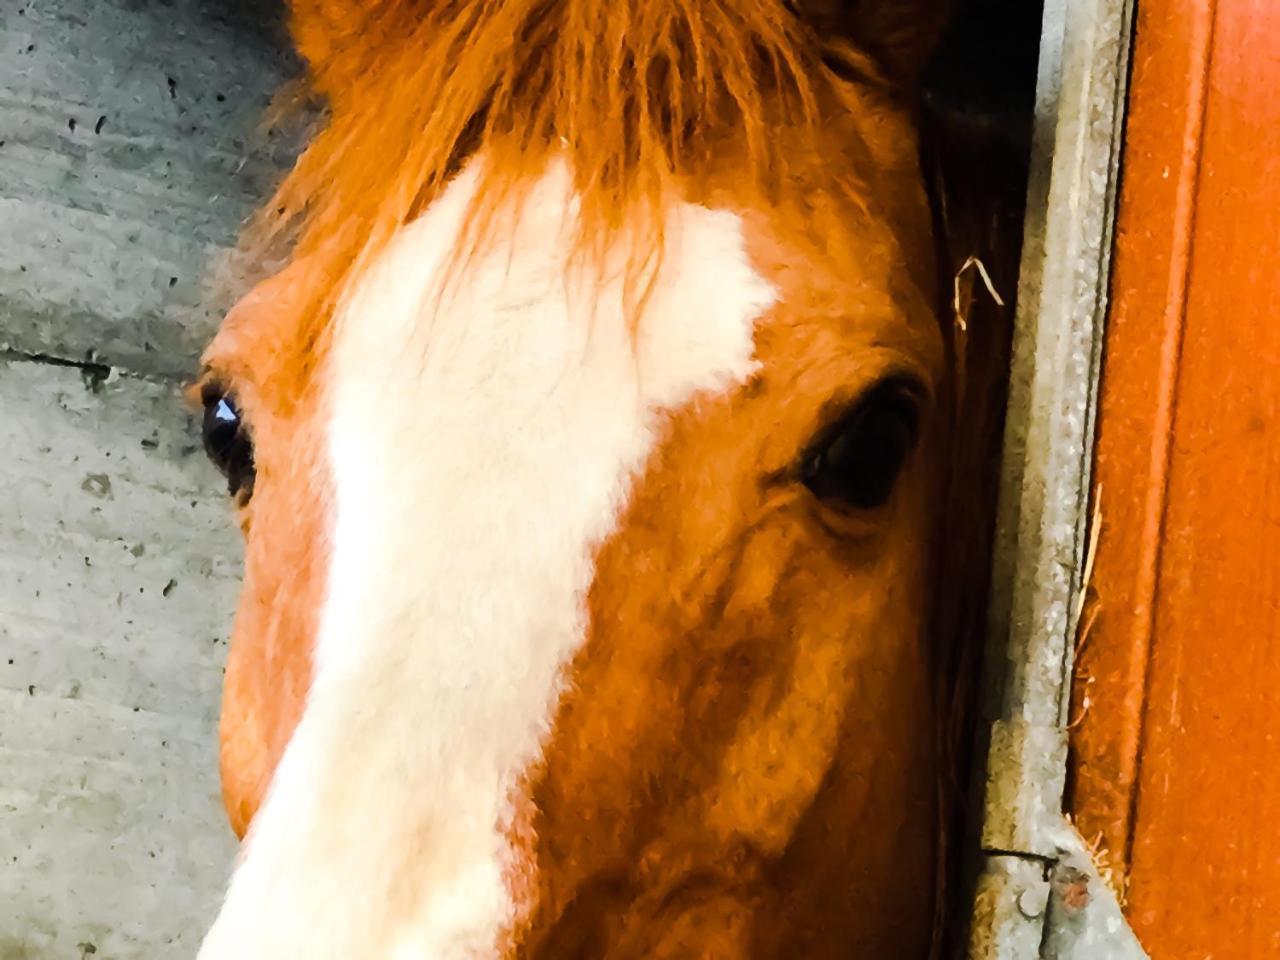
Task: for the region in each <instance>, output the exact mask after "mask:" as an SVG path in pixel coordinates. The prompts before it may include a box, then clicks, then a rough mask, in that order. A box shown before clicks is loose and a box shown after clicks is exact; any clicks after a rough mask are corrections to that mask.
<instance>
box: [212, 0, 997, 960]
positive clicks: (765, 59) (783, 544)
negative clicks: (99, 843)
mask: <svg viewBox="0 0 1280 960" xmlns="http://www.w3.org/2000/svg"><path fill="white" fill-rule="evenodd" d="M947 6H948V5H947V4H946V3H945V2H943V0H855V2H850V3H836V2H830V0H644V2H638V0H637V2H631V0H432V2H427V0H363V2H357V0H291V4H290V8H289V14H288V17H289V28H290V31H291V33H292V36H293V38H294V41H295V43H296V45H297V48H298V50H299V52H300V54H301V56H302V58H303V59H304V61H305V63H306V66H307V71H308V82H309V85H310V87H311V88H312V90H313V91H314V92H315V94H316V95H317V96H319V97H320V98H322V99H323V101H324V103H325V106H326V110H327V114H326V118H325V121H324V126H323V128H322V129H320V130H319V131H318V132H317V133H316V134H315V136H314V138H313V139H312V140H311V142H310V144H309V145H308V147H307V148H306V150H305V151H304V152H303V154H302V155H301V157H300V158H299V160H298V162H297V164H296V167H295V168H294V170H293V171H292V172H291V173H290V174H289V175H288V177H287V178H286V179H285V180H284V182H283V184H282V185H281V186H280V188H279V191H278V193H277V194H276V196H275V197H274V198H273V199H272V201H271V202H270V203H269V204H267V205H266V207H265V208H264V210H263V213H262V216H261V219H260V221H259V223H258V224H257V225H256V226H255V227H254V228H252V229H251V230H250V235H251V237H252V238H253V239H252V240H251V241H250V244H251V245H252V244H254V243H256V244H259V245H260V246H261V248H263V249H265V248H266V247H267V246H268V245H270V244H272V243H277V242H280V238H282V237H284V238H287V242H288V244H289V246H290V254H289V259H288V263H287V265H286V266H284V267H283V269H281V270H280V271H279V272H277V273H276V274H275V275H274V276H272V277H270V278H269V279H267V280H265V281H264V282H262V283H261V284H259V285H258V286H257V287H255V288H254V289H253V290H252V291H251V292H249V293H248V294H247V295H246V296H245V297H244V298H243V299H242V300H241V301H240V302H239V303H238V304H237V305H236V306H235V307H234V308H233V309H232V310H231V312H230V313H229V314H228V315H227V317H226V318H225V320H224V322H223V324H222V327H221V329H220V330H219V332H218V334H217V336H216V337H215V338H214V340H213V341H212V343H211V344H210V345H209V347H208V349H207V351H206V352H205V355H204V358H203V363H202V373H201V376H200V379H199V381H198V383H197V384H196V387H195V388H194V394H195V396H196V398H197V400H198V402H199V403H200V404H202V405H203V410H204V423H203V425H204V439H205V445H206V448H207V450H208V452H209V455H210V456H211V458H212V459H213V461H214V462H215V464H216V465H217V466H218V467H219V468H220V469H221V470H222V471H223V473H224V474H225V475H226V478H227V482H228V488H229V494H230V497H231V499H232V501H233V503H234V509H235V511H236V514H237V517H238V520H239V523H240V526H241V528H242V530H243V533H244V536H245V542H246V550H245V568H244V586H243V595H242V599H241V602H240V605H239V608H238V610H237V613H236V619H235V626H234V634H233V639H232V645H231V651H230V654H229V659H228V663H227V668H226V673H225V681H224V691H223V707H222V715H221V725H220V742H221V773H222V783H223V799H224V803H225V806H226V809H227V812H228V816H229V819H230V821H231V824H232V827H233V829H234V830H235V831H236V833H237V834H238V835H239V836H241V837H242V838H243V840H244V842H243V844H242V847H241V851H240V854H239V856H238V858H237V862H236V864H235V867H234V869H233V872H232V876H231V880H230V883H229V886H228V889H227V892H226V896H225V898H224V901H223V903H222V905H221V908H220V910H219V912H218V914H217V916H216V919H215V921H214V923H213V925H212V927H211V929H210V930H209V932H208V934H207V936H206V937H205V939H204V941H203V945H202V947H201V950H200V954H199V956H200V960H231V958H234V960H257V958H262V960H268V958H269V960H278V958H286V957H308V958H343V960H391V958H395V960H399V958H440V960H452V958H463V957H466V958H517V957H519V958H578V957H580V958H591V957H608V958H632V957H636V958H639V957H645V958H653V960H663V958H686V957H716V958H747V957H762V958H775V957H797V958H801V957H803V958H816V960H821V958H828V957H845V956H866V957H903V958H909V957H924V956H927V955H928V954H929V952H930V950H931V947H933V946H934V945H936V942H937V935H936V934H937V928H938V923H937V922H936V918H937V916H938V906H939V892H938V886H939V885H938V883H936V882H935V878H936V877H937V876H939V874H940V872H941V866H940V865H941V863H942V860H943V849H942V839H941V835H942V833H943V832H944V831H943V830H941V829H940V827H939V824H942V823H945V822H946V821H947V819H948V816H949V814H948V812H947V811H946V810H945V809H943V808H944V807H945V805H946V803H945V800H944V799H943V795H942V793H941V792H940V790H939V787H938V784H939V782H940V780H942V779H945V769H944V768H945V767H946V758H945V753H946V750H945V748H944V746H943V745H942V739H943V738H940V737H939V734H938V731H939V729H940V727H945V725H946V717H945V716H944V714H945V705H944V699H945V698H942V697H940V696H939V695H938V692H937V691H938V687H939V676H940V675H942V674H944V673H946V672H947V670H946V668H945V664H944V663H943V661H944V660H945V659H946V656H945V654H944V653H940V652H939V650H938V646H939V645H938V642H937V639H936V637H935V633H936V630H935V629H934V628H935V626H936V624H935V623H934V621H935V619H936V608H937V606H938V603H937V596H936V594H937V583H938V578H939V576H940V572H941V571H942V569H943V567H944V566H945V564H944V556H945V553H946V551H947V539H948V536H951V534H948V533H947V527H946V526H945V523H946V518H945V517H943V516H942V514H943V513H944V512H945V511H944V506H945V507H946V509H947V510H950V511H951V512H956V511H960V512H963V511H964V510H965V509H966V505H965V504H964V503H960V502H956V498H955V497H954V496H950V495H949V494H948V492H947V491H948V484H949V479H948V478H949V477H950V475H951V473H952V472H954V471H953V470H952V469H951V467H952V461H953V459H954V448H955V422H956V420H957V417H956V410H957V409H958V408H959V406H960V401H959V400H958V397H959V396H960V391H959V390H958V389H957V384H956V380H957V376H956V358H955V349H956V348H955V343H954V331H953V319H954V318H953V316H952V314H951V311H950V309H949V304H950V301H951V289H950V282H949V281H950V275H949V274H948V273H947V270H946V264H945V263H944V262H943V261H945V260H946V259H947V254H946V251H945V250H944V249H943V247H944V246H945V245H943V244H941V243H940V242H939V236H938V228H937V220H938V217H937V211H936V209H935V208H936V204H935V203H934V202H932V200H931V196H930V190H929V189H928V186H927V184H926V171H925V170H924V169H923V166H922V162H921V142H920V141H921V134H920V127H921V120H920V116H921V110H920V105H919V96H918V89H917V87H918V77H919V74H920V71H921V69H922V66H923V64H924V63H925V61H926V59H927V58H928V55H929V53H930V51H931V49H932V48H933V47H934V45H935V43H936V42H937V39H938V37H939V35H940V33H941V31H942V30H943V28H944V26H945V24H946V22H947V16H948V11H947V9H946V7H947ZM942 276H945V277H946V281H945V282H944V281H943V280H940V277H942ZM969 390H970V393H971V394H975V393H977V391H975V390H974V389H973V388H972V386H970V388H969ZM973 510H974V512H981V511H980V510H979V509H978V508H977V507H976V506H973Z"/></svg>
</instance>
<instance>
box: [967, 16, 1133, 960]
mask: <svg viewBox="0 0 1280 960" xmlns="http://www.w3.org/2000/svg"><path fill="white" fill-rule="evenodd" d="M1133 6H1134V0H1046V3H1045V10H1044V20H1043V32H1042V37H1041V48H1040V65H1039V74H1038V77H1037V89H1036V112H1035V129H1034V137H1033V142H1032V157H1031V169H1030V178H1029V184H1028V193H1027V213H1026V224H1025V228H1024V231H1025V236H1024V246H1023V254H1022V265H1021V272H1020V278H1019V289H1018V302H1017V312H1016V315H1015V323H1014V342H1013V358H1012V364H1011V371H1010V372H1011V376H1010V387H1009V406H1008V414H1007V421H1006V428H1005V436H1004V454H1003V464H1002V475H1001V485H1000V503H999V508H998V512H997V520H996V537H995V545H994V551H993V552H994V556H993V561H992V563H993V582H992V598H991V607H990V612H989V614H988V626H987V645H986V651H985V658H984V663H985V674H986V675H985V676H984V678H983V702H982V716H983V718H984V719H985V720H986V722H988V723H989V724H990V729H989V743H988V749H987V751H986V757H985V761H986V763H985V770H984V777H985V783H984V802H983V812H982V824H981V839H980V848H981V864H980V866H979V879H978V881H977V888H976V896H975V899H974V908H973V916H972V923H971V932H970V939H969V957H970V958H971V960H1027V958H1037V957H1043V958H1054V960H1083V958H1085V957H1088V958H1089V960H1111V958H1115V960H1120V958H1140V957H1145V956H1146V954H1145V953H1144V952H1143V950H1142V948H1141V946H1139V944H1138V942H1137V940H1136V938H1135V937H1134V936H1133V934H1132V932H1131V931H1130V930H1129V928H1128V926H1127V924H1126V923H1125V921H1124V919H1123V916H1122V914H1121V911H1120V906H1119V904H1118V903H1117V902H1116V899H1115V897H1114V896H1112V895H1111V893H1110V891H1109V890H1108V889H1107V886H1106V884H1105V883H1104V882H1103V881H1102V880H1101V879H1100V878H1099V876H1098V873H1097V870H1096V869H1095V868H1094V866H1093V864H1092V863H1091V862H1090V857H1089V854H1088V852H1087V850H1086V848H1085V845H1084V844H1083V843H1082V842H1081V841H1080V839H1079V837H1078V836H1076V834H1075V831H1074V830H1073V829H1072V828H1071V827H1070V825H1069V824H1068V823H1067V822H1066V820H1065V819H1064V818H1063V815H1062V802H1063V789H1064V785H1065V781H1066V772H1067V723H1068V718H1067V712H1068V709H1069V706H1070V699H1071V697H1070V694H1071V671H1072V667H1073V659H1074V652H1075V636H1076V620H1077V618H1078V597H1079V596H1080V594H1081V591H1082V589H1083V585H1082V583H1081V580H1082V576H1083V570H1082V567H1083V558H1084V556H1085V545H1086V538H1087V535H1088V526H1089V525H1088V508H1089V483H1090V472H1091V465H1092V454H1093V436H1094V418H1095V413H1096V404H1097V386H1098V373H1099V366H1100V359H1101V353H1102V343H1103V333H1104V324H1105V318H1106V308H1107V284H1108V279H1109V268H1110V261H1111V248H1112V224H1113V215H1114V210H1115V199H1116V188H1117V181H1118V173H1119V160H1120V153H1121V144H1122V136H1123V120H1124V105H1125V93H1126V89H1127V83H1128V70H1129V54H1130V48H1131V42H1130V41H1131V29H1132V23H1133Z"/></svg>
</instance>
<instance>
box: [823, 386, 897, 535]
mask: <svg viewBox="0 0 1280 960" xmlns="http://www.w3.org/2000/svg"><path fill="white" fill-rule="evenodd" d="M917 419H918V414H917V412H916V404H915V401H914V399H913V398H912V397H911V395H910V394H909V393H908V392H907V391H906V390H905V389H904V388H903V387H901V386H900V385H885V386H882V387H877V388H875V389H874V390H873V391H872V393H871V395H870V396H868V397H867V398H866V399H864V400H863V401H862V402H861V403H860V404H859V405H858V407H857V408H856V409H855V410H854V411H853V412H852V413H851V414H849V415H848V416H846V417H845V418H844V419H843V420H841V421H840V422H839V423H837V424H836V426H835V427H834V428H833V429H832V430H830V431H828V433H827V434H826V436H825V437H824V438H823V439H822V440H821V441H819V443H818V444H817V445H816V446H815V448H814V450H813V451H812V452H811V453H810V454H809V455H808V456H807V457H806V458H805V461H804V477H803V479H804V483H805V485H806V486H807V487H808V488H809V489H810V490H812V491H813V493H814V495H815V496H817V497H819V498H820V499H823V500H840V501H843V502H844V503H845V504H847V505H849V506H852V507H857V508H859V509H862V510H869V509H871V508H873V507H879V506H883V505H884V504H885V503H886V502H887V501H888V499H889V496H890V495H891V494H892V493H893V486H894V483H895V482H896V481H897V479H898V474H899V473H901V471H902V465H903V463H904V462H905V461H906V459H907V456H908V455H909V454H910V453H911V450H912V448H913V447H914V446H915V441H916V429H917Z"/></svg>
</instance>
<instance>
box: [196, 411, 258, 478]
mask: <svg viewBox="0 0 1280 960" xmlns="http://www.w3.org/2000/svg"><path fill="white" fill-rule="evenodd" d="M203 399H204V428H203V433H204V449H205V452H206V453H207V454H208V455H209V459H210V460H212V461H213V465H214V466H216V467H217V468H218V469H219V470H221V471H222V475H223V476H225V477H226V478H227V491H228V492H229V493H230V494H231V495H232V496H233V497H236V498H237V499H239V500H240V501H241V502H242V503H243V502H245V501H247V500H248V499H249V495H250V494H252V493H253V480H254V467H253V440H252V439H251V438H250V437H249V428H248V425H247V424H246V423H245V422H244V416H243V415H242V414H241V412H240V407H239V406H238V405H237V404H236V400H235V397H233V396H232V395H231V394H229V393H227V392H226V391H224V390H223V389H221V388H220V387H213V386H211V387H207V388H206V389H205V391H204V397H203Z"/></svg>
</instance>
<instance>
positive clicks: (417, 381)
mask: <svg viewBox="0 0 1280 960" xmlns="http://www.w3.org/2000/svg"><path fill="white" fill-rule="evenodd" d="M475 182H476V177H475V173H474V169H469V170H468V171H466V172H464V173H463V174H462V175H460V176H459V177H458V178H457V179H456V180H455V182H454V183H453V184H452V185H451V186H450V187H449V189H448V190H447V191H446V192H445V193H444V195H443V196H442V197H441V198H440V199H439V200H438V201H437V202H436V203H435V204H434V205H433V206H432V207H431V208H430V209H429V210H428V211H427V212H426V214H425V215H424V216H423V217H422V218H420V219H419V220H417V221H416V222H414V223H413V224H411V225H410V226H408V227H406V228H405V229H404V230H403V231H402V232H401V234H400V235H399V236H398V237H397V238H396V240H395V241H394V242H393V243H392V245H391V246H390V247H389V249H388V250H387V251H386V252H385V254H384V255H383V256H382V258H381V259H380V261H379V262H378V263H377V264H376V265H375V266H374V267H373V268H372V269H371V270H370V271H369V273H368V274H367V275H366V276H365V277H363V278H362V279H361V282H360V283H359V284H358V285H357V287H356V289H355V291H354V294H353V295H352V296H351V297H350V299H349V301H348V302H347V304H346V306H345V308H344V310H343V311H342V312H341V315H340V319H339V321H338V323H337V326H336V330H335V335H334V341H333V345H332V353H331V357H330V366H329V376H330V378H331V392H330V397H329V399H330V409H331V411H332V423H331V426H330V429H329V449H330V455H331V457H332V464H333V471H334V478H335V483H336V501H337V516H336V521H335V533H334V556H333V559H332V567H331V570H330V580H329V592H328V597H327V600H326V602H325V606H324V610H323V615H322V619H321V629H320V635H319V638H318V648H317V652H316V673H315V679H314V683H313V686H312V690H311V693H310V696H309V698H308V701H307V707H306V712H305V714H304V716H303V718H302V721H301V723H300V725H299V726H298V728H297V731H296V732H295V734H294V736H293V740H292V742H291V743H290V745H289V747H288V750H287V751H286V753H285V756H284V758H283V761H282V762H281V764H280V767H279V769H278V771H277V774H276V777H275V780H274V783H273V785H272V788H271V791H270V794H269V796H268V799H267V801H266V803H265V805H264V807H263V809H262V810H261V811H260V812H259V814H258V816H257V818H256V820H255V822H254V826H253V830H252V833H251V834H250V837H249V839H248V842H247V847H246V851H245V855H244V858H243V861H242V862H241V863H240V865H239V867H238V869H237V871H236V873H235V876H234V877H233V880H232V883H231V887H230V891H229V893H228V896H227V899H226V903H225V905H224V907H223V910H222V913H221V915H220V916H219V918H218V921H217V923H216V924H215V926H214V928H213V930H212V931H211V933H210V934H209V937H208V938H207V939H206V941H205V944H204V947H203V949H202V952H201V955H200V956H201V960H282V958H302V957H306V958H308V960H325V958H334V960H339V958H341V960H384V958H388V960H389V958H400V957H405V958H408V957H412V958H414V960H453V958H463V957H484V956H492V955H493V952H494V943H495V941H496V938H497V937H498V935H499V934H500V933H501V931H503V930H504V929H505V928H507V927H508V925H509V924H510V923H511V922H513V920H514V919H515V918H516V916H517V913H516V911H517V909H518V906H517V905H516V904H515V903H513V901H512V898H511V896H510V894H509V892H508V890H507V887H506V885H505V883H504V879H503V870H504V867H505V866H506V865H507V864H508V862H509V859H508V858H509V857H510V856H511V852H510V851H509V850H507V849H506V847H507V842H506V838H505V834H504V828H505V826H506V825H507V824H508V823H509V822H510V816H511V811H510V798H511V796H512V791H513V790H514V789H515V787H516V784H517V780H518V777H519V775H520V774H521V773H522V772H523V771H524V770H526V769H527V768H528V766H529V765H530V763H531V762H533V761H534V760H535V759H536V758H537V757H538V755H539V753H540V751H541V749H542V746H543V743H544V741H545V739H546V736H547V734H548V731H549V729H550V725H551V722H552V718H553V713H554V708H555V705H556V703H557V701H558V697H559V693H560V690H561V680H562V677H561V674H562V669H563V668H564V667H565V665H566V664H567V663H568V662H569V660H570V659H571V658H572V656H573V654H574V653H575V652H576V651H577V650H578V648H579V647H580V646H581V644H582V643H583V640H584V637H585V634H586V629H587V622H586V612H585V603H584V600H585V595H586V591H587V589H588V587H589V586H590V584H591V580H592V575H593V565H592V557H593V553H594V551H595V549H596V548H597V547H598V545H599V544H600V543H601V541H603V540H604V539H605V538H606V537H608V536H609V534H610V533H611V532H613V531H614V530H615V528H616V526H617V524H618V518H619V514H620V512H621V510H622V509H623V507H624V505H625V501H626V497H627V491H628V486H629V483H630V481H631V479H632V478H634V477H635V475H636V474H637V472H638V471H639V470H641V469H642V467H643V466H644V464H645V462H646V459H647V457H648V456H649V455H650V453H651V452H652V451H653V449H654V446H655V443H656V442H657V441H658V440H659V431H660V429H661V418H660V414H661V413H662V412H663V411H665V410H671V409H674V408H678V407H680V406H681V405H683V404H685V403H687V402H688V401H689V400H690V399H691V398H693V397H694V396H695V395H697V394H699V393H702V392H708V391H709V392H721V391H725V390H728V389H730V388H732V387H733V386H735V385H738V384H741V383H742V382H743V381H744V380H745V379H746V378H747V377H748V376H749V375H750V374H751V373H752V371H753V369H754V363H753V360H752V351H753V330H754V324H755V321H756V319H757V318H758V317H759V316H760V315H761V314H762V313H763V312H764V311H765V310H767V309H768V308H769V306H770V305H771V304H772V303H773V301H774V296H775V294H774V292H773V290H772V288H771V287H770V286H769V285H768V284H767V283H766V282H765V281H764V280H763V279H762V278H760V277H759V276H758V275H757V274H756V273H755V272H754V271H753V270H752V268H751V266H750V264H749V263H748V260H747V256H746V252H745V249H744V243H743V238H742V227H741V223H740V221H739V219H738V218H737V217H736V216H735V215H733V214H731V213H726V212H723V211H720V212H716V211H711V210H708V209H706V208H703V207H698V206H693V205H689V204H681V205H675V206H673V208H672V210H671V211H670V214H669V220H668V227H667V230H666V236H667V239H668V249H667V255H666V257H665V259H664V264H663V267H662V271H661V273H660V275H659V279H658V282H657V285H656V287H655V289H654V292H653V295H652V298H651V299H650V300H649V302H648V305H647V307H646V311H645V314H644V316H643V318H642V320H641V324H640V328H639V331H638V335H637V338H636V339H634V340H633V339H632V337H631V334H630V333H629V330H628V325H627V320H626V317H625V314H624V310H623V298H622V280H621V277H616V278H610V279H607V280H601V281H600V282H599V283H598V284H596V283H593V284H588V285H583V284H579V283H575V282H574V281H573V280H572V278H571V275H570V276H568V277H567V276H566V269H565V258H566V251H567V248H568V241H569V230H570V224H571V220H572V211H573V209H574V208H575V206H576V204H575V202H574V201H573V200H572V198H571V185H570V179H569V176H568V174H567V171H566V168H565V166H564V164H562V163H560V162H554V163H552V164H551V166H550V167H549V169H548V172H547V174H546V175H545V176H544V177H543V178H542V179H541V180H540V181H539V182H538V183H537V184H536V186H535V187H534V188H533V190H532V192H531V193H530V194H529V195H528V196H527V197H526V198H524V200H525V202H524V205H523V207H522V213H521V219H520V221H519V225H518V227H516V228H514V229H512V230H511V231H509V233H508V235H507V236H505V237H503V239H502V242H500V243H498V244H496V245H494V247H493V248H491V249H490V250H489V251H488V252H487V253H485V254H484V255H483V256H481V257H480V258H478V259H477V260H476V261H474V262H472V263H470V264H468V265H467V266H466V269H465V271H464V273H463V274H462V276H461V277H460V278H459V279H457V280H455V281H454V286H453V287H451V292H450V293H449V294H448V295H447V296H446V297H445V298H444V299H441V300H438V299H436V298H435V296H434V294H435V293H436V292H437V290H438V284H439V282H440V278H441V275H442V271H443V270H444V268H445V267H446V266H447V265H448V256H449V253H450V251H451V249H452V247H453V245H454V243H455V241H456V239H457V237H458V235H459V232H460V230H461V224H462V218H463V214H464V211H465V209H466V207H467V204H468V202H469V201H470V199H471V196H472V192H473V190H474V186H475ZM622 253H623V251H619V255H620V256H621V255H622ZM593 279H599V278H593Z"/></svg>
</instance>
